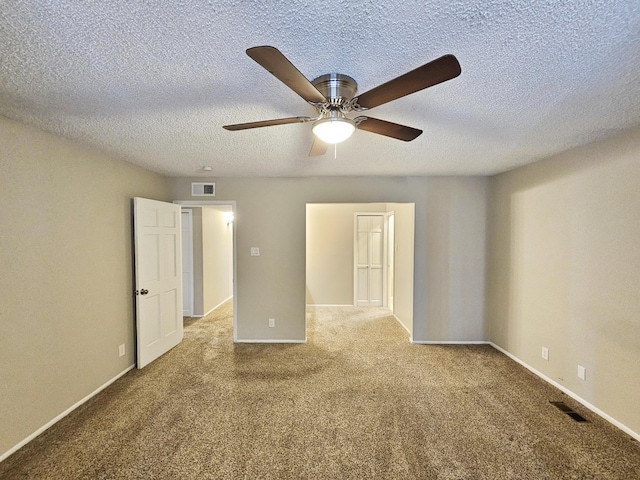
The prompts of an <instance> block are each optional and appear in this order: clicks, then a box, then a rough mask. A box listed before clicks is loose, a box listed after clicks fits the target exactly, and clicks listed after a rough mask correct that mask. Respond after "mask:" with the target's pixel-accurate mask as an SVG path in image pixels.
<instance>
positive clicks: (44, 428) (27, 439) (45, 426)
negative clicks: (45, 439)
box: [0, 364, 136, 462]
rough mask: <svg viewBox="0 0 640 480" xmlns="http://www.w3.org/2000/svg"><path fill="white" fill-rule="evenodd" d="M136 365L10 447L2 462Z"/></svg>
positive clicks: (3, 455)
mask: <svg viewBox="0 0 640 480" xmlns="http://www.w3.org/2000/svg"><path fill="white" fill-rule="evenodd" d="M135 367H136V365H135V364H133V365H131V366H129V367H127V368H126V369H125V370H123V371H122V372H120V373H119V374H118V375H116V376H115V377H113V378H112V379H110V380H108V381H107V382H106V383H105V384H103V385H101V386H100V387H98V388H97V389H95V390H94V391H93V392H91V393H90V394H89V395H87V396H86V397H84V398H83V399H82V400H80V401H78V402H76V403H74V404H73V405H71V406H70V407H69V408H67V409H66V410H65V411H64V412H62V413H61V414H60V415H58V416H57V417H55V418H54V419H53V420H51V421H49V422H47V423H46V424H44V425H43V426H42V427H40V428H39V429H37V430H36V431H35V432H33V433H32V434H31V435H29V436H28V437H27V438H25V439H24V440H22V441H21V442H20V443H18V444H17V445H16V446H14V447H13V448H10V449H9V450H8V451H6V452H5V453H3V454H2V455H0V462H2V461H3V460H4V459H6V458H7V457H9V456H10V455H11V454H12V453H15V452H16V451H18V450H19V449H21V448H22V447H24V446H25V445H26V444H27V443H29V442H30V441H31V440H33V439H34V438H36V437H37V436H38V435H40V434H41V433H42V432H44V431H45V430H47V429H48V428H50V427H51V426H52V425H54V424H56V423H58V422H59V421H60V420H62V419H63V418H64V417H66V416H67V415H69V414H70V413H71V412H73V411H74V410H75V409H76V408H78V407H79V406H80V405H82V404H83V403H85V402H87V401H88V400H89V399H91V398H92V397H94V396H96V395H97V394H98V393H100V392H101V391H102V390H104V389H105V388H107V387H108V386H109V385H111V384H112V383H113V382H115V381H116V380H118V379H119V378H120V377H122V376H123V375H124V374H126V373H127V372H130V371H131V370H133V369H134V368H135Z"/></svg>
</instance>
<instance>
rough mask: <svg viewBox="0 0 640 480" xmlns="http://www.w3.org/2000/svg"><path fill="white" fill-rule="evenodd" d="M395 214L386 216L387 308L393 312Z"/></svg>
mask: <svg viewBox="0 0 640 480" xmlns="http://www.w3.org/2000/svg"><path fill="white" fill-rule="evenodd" d="M395 225H396V224H395V214H394V213H393V212H392V213H390V214H388V215H387V306H388V307H389V308H390V309H391V311H392V312H393V294H394V286H395V278H394V274H395V250H396V241H395V233H396V227H395Z"/></svg>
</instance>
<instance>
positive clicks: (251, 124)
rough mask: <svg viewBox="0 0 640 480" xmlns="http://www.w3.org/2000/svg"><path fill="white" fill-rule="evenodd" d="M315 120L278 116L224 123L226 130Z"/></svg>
mask: <svg viewBox="0 0 640 480" xmlns="http://www.w3.org/2000/svg"><path fill="white" fill-rule="evenodd" d="M311 120H314V119H313V118H311V117H289V118H276V119H275V120H263V121H261V122H249V123H236V124H235V125H224V126H223V127H222V128H224V129H225V130H231V131H236V130H248V129H249V128H259V127H271V126H273V125H286V124H287V123H304V122H310V121H311Z"/></svg>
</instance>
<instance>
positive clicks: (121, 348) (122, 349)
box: [118, 343, 124, 357]
mask: <svg viewBox="0 0 640 480" xmlns="http://www.w3.org/2000/svg"><path fill="white" fill-rule="evenodd" d="M118 354H119V355H120V356H121V357H122V356H123V355H124V343H123V344H122V345H120V346H119V347H118Z"/></svg>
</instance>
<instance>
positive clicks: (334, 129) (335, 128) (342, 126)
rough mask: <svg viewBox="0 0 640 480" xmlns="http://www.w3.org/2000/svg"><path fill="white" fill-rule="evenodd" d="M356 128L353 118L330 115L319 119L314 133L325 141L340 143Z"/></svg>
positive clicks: (314, 126)
mask: <svg viewBox="0 0 640 480" xmlns="http://www.w3.org/2000/svg"><path fill="white" fill-rule="evenodd" d="M355 129H356V126H355V123H353V120H350V119H348V118H340V117H338V118H336V117H328V118H323V119H322V120H318V121H317V122H316V123H315V124H314V125H313V129H312V130H313V134H314V135H315V136H316V137H318V138H319V139H320V140H322V141H323V142H324V143H340V142H344V141H345V140H346V139H347V138H349V137H350V136H351V134H352V133H353V132H354V130H355Z"/></svg>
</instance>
